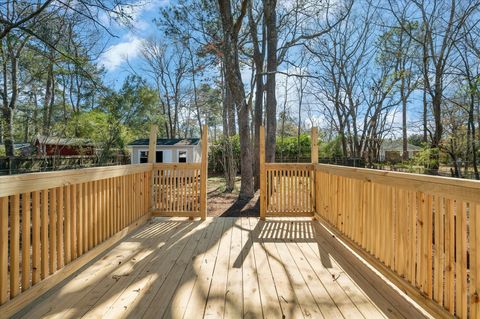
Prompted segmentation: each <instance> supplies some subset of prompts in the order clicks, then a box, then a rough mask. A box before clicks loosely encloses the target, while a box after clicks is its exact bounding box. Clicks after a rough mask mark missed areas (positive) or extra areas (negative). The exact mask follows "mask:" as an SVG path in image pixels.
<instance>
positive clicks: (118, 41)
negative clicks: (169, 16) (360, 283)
mask: <svg viewBox="0 0 480 319" xmlns="http://www.w3.org/2000/svg"><path fill="white" fill-rule="evenodd" d="M172 1H174V0H172ZM170 3H171V2H170V0H138V1H136V2H135V3H134V6H133V7H128V8H124V10H125V12H127V13H128V14H129V15H130V16H131V17H132V20H133V21H132V25H131V26H126V25H122V24H121V23H119V22H116V21H113V20H110V19H108V18H107V17H105V20H104V21H103V23H104V25H108V26H109V27H110V31H111V32H112V33H113V34H114V35H116V37H112V38H109V40H108V45H107V47H106V50H105V52H104V53H103V54H102V55H101V56H100V58H99V61H98V62H99V64H100V65H103V66H104V67H105V70H106V74H105V83H106V84H107V85H108V86H110V87H112V88H116V89H118V88H120V87H121V85H122V84H123V82H124V79H125V78H126V77H127V76H128V75H129V74H132V68H133V69H134V71H136V72H138V73H140V74H141V73H142V71H141V70H140V68H141V45H142V40H144V39H147V38H149V37H153V36H159V31H158V28H157V26H156V25H155V23H154V22H153V19H155V18H157V17H158V16H159V10H160V8H161V7H164V6H166V5H169V4H170ZM242 76H243V78H244V81H245V83H246V84H247V88H248V83H249V80H250V70H249V69H244V70H243V71H242ZM285 80H286V79H285V77H284V76H282V75H279V76H278V79H277V82H278V85H277V88H278V92H277V94H278V96H277V98H278V102H279V110H280V109H281V108H282V107H281V104H283V100H284V90H285V89H284V88H285ZM292 82H294V79H293V78H292V79H291V80H289V86H291V85H292V84H293V83H292ZM289 91H290V92H289V97H288V101H289V102H288V104H289V106H290V107H291V108H292V111H293V112H295V111H294V110H295V109H296V108H297V107H298V106H297V103H298V102H297V100H298V97H297V96H296V92H295V91H296V90H295V89H293V88H292V89H289ZM308 100H309V99H308V98H307V97H306V98H305V101H304V102H305V103H307V102H308ZM315 103H316V102H315ZM315 103H313V104H315ZM420 109H421V96H418V94H413V95H412V99H411V101H410V107H409V112H408V120H409V122H412V121H413V122H417V121H419V120H420V119H421V116H420V112H419V111H420ZM302 113H303V114H305V113H306V110H305V107H304V112H302ZM306 115H307V114H305V115H304V117H306ZM311 115H312V116H313V118H314V120H315V122H316V123H315V124H316V125H319V124H320V125H321V123H322V122H323V120H322V116H321V115H320V114H319V113H318V110H316V108H315V106H313V114H311ZM400 115H401V113H397V114H395V115H394V122H395V126H397V127H398V126H399V125H400V123H401V116H400ZM312 124H313V123H312ZM412 124H413V123H412ZM409 131H410V132H411V133H413V132H415V131H417V130H416V129H415V128H414V127H412V126H410V127H409Z"/></svg>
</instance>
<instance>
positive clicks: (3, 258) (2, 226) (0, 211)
mask: <svg viewBox="0 0 480 319" xmlns="http://www.w3.org/2000/svg"><path fill="white" fill-rule="evenodd" d="M9 286H10V280H9V278H8V197H0V304H3V303H5V302H7V301H8V298H9V296H8V289H9Z"/></svg>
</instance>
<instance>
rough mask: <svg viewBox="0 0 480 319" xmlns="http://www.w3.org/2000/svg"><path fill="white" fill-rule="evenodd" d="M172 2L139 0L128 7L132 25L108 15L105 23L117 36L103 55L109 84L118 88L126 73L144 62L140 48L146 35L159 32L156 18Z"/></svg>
mask: <svg viewBox="0 0 480 319" xmlns="http://www.w3.org/2000/svg"><path fill="white" fill-rule="evenodd" d="M168 4H169V0H145V1H143V0H139V1H137V2H136V3H135V6H133V7H127V8H124V10H125V12H127V13H128V14H129V15H130V16H131V17H132V26H126V25H123V24H122V23H120V22H116V21H114V20H111V19H108V18H107V17H104V21H103V22H104V24H105V25H108V26H109V27H110V31H111V32H112V33H113V34H114V35H115V36H116V37H112V38H110V39H109V40H108V45H107V47H106V49H105V52H103V54H102V55H101V56H100V58H99V61H98V62H99V64H100V65H103V66H104V67H105V70H106V75H105V82H106V84H107V85H109V86H112V87H115V88H118V87H120V86H121V85H122V83H123V81H124V79H125V77H126V76H127V75H128V74H130V73H132V72H131V67H132V68H134V69H136V68H138V67H139V65H140V54H141V53H140V48H141V44H142V40H143V39H147V38H149V37H152V36H156V34H157V32H158V31H157V30H158V29H157V27H156V26H155V23H154V22H153V19H154V18H156V17H158V15H159V9H160V8H161V7H163V6H166V5H168Z"/></svg>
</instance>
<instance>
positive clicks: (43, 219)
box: [0, 164, 152, 309]
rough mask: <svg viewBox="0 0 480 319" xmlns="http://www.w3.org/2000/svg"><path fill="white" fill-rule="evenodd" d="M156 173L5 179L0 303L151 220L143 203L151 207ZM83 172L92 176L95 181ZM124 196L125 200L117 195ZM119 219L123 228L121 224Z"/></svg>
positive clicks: (113, 171)
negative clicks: (129, 228)
mask: <svg viewBox="0 0 480 319" xmlns="http://www.w3.org/2000/svg"><path fill="white" fill-rule="evenodd" d="M151 169H152V166H151V165H149V164H144V165H140V166H137V165H131V166H130V167H116V168H94V169H83V170H75V171H63V172H61V174H59V172H52V173H34V174H26V175H19V176H6V177H0V249H1V254H0V304H5V303H8V302H9V301H10V302H12V301H15V298H16V297H18V296H19V295H21V292H22V293H23V292H26V291H28V290H30V289H31V288H32V287H35V286H36V285H38V284H39V283H41V282H42V281H43V280H45V279H47V278H48V277H49V276H50V275H52V274H54V273H55V272H57V271H58V270H61V269H63V268H64V267H65V266H66V265H68V264H70V263H72V262H73V261H74V260H75V259H77V258H78V257H80V256H82V255H83V254H85V253H86V252H87V251H88V250H91V249H93V248H94V247H95V246H97V245H100V244H101V243H102V242H104V241H106V240H107V239H109V238H110V237H112V236H113V235H114V234H115V233H116V232H118V231H120V230H121V229H122V228H124V227H126V226H128V225H131V224H132V223H134V222H135V221H137V220H139V219H140V218H144V217H145V216H148V215H149V214H150V207H149V205H141V204H140V203H148V202H149V199H148V198H146V197H147V196H149V193H148V192H145V191H144V190H146V189H149V188H150V176H151ZM78 171H83V174H84V175H86V176H88V175H87V174H89V173H90V174H91V175H90V178H91V179H90V180H89V179H88V178H87V177H86V176H79V175H78V173H79V172H78ZM102 171H104V172H105V175H106V178H102V174H101V173H102ZM80 173H81V172H80ZM32 175H36V176H32ZM35 177H36V178H35ZM59 179H60V180H61V181H62V182H61V183H59ZM121 180H128V184H121V183H119V181H121ZM27 181H28V183H27ZM36 183H38V184H41V186H40V185H37V184H36ZM5 185H10V186H11V187H9V188H7V187H4V186H5ZM19 185H22V186H23V189H24V191H20V190H21V189H22V188H21V187H20V186H19ZM118 193H122V194H124V196H112V194H118ZM119 203H120V204H121V205H120V206H116V205H118V204H119ZM113 207H121V208H122V209H118V210H117V209H115V211H114V210H113ZM118 218H120V219H122V220H123V224H122V227H118V226H117V225H115V221H114V220H117V219H118ZM87 238H88V243H87V241H86V240H87ZM8 246H10V247H9V248H8ZM9 309H10V308H9Z"/></svg>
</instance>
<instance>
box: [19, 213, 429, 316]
mask: <svg viewBox="0 0 480 319" xmlns="http://www.w3.org/2000/svg"><path fill="white" fill-rule="evenodd" d="M424 315H425V314H424V313H423V312H421V311H420V310H418V309H417V308H416V307H414V306H413V305H412V304H410V303H409V302H407V301H406V299H404V298H403V297H402V296H401V295H400V294H399V293H398V292H397V291H395V290H394V289H393V288H392V287H391V286H389V285H388V284H386V283H385V282H384V281H383V280H382V279H381V278H380V277H379V276H378V275H377V274H376V273H374V272H373V271H372V270H371V269H370V268H369V267H368V266H367V265H365V264H364V263H363V262H362V261H361V260H360V259H358V258H356V257H355V256H354V255H353V254H352V253H351V252H350V251H349V250H348V249H347V248H345V247H344V246H343V245H342V244H341V243H340V242H339V241H338V240H337V239H336V238H335V237H334V236H332V235H331V234H330V233H329V232H328V231H327V230H326V229H325V228H323V226H321V225H320V224H319V223H318V222H316V221H312V220H311V219H308V218H291V219H287V218H283V219H270V220H268V221H265V222H264V221H260V220H259V219H257V218H221V217H219V218H208V219H207V220H206V221H203V222H202V221H191V220H185V219H179V218H156V219H154V220H153V221H152V222H151V223H149V224H147V225H145V226H143V227H141V228H140V229H139V230H138V231H136V232H134V233H133V234H132V235H130V236H128V237H126V238H125V239H124V240H122V241H121V242H119V243H118V244H117V245H115V246H114V247H113V248H112V249H110V250H108V251H106V252H105V253H103V254H102V255H100V256H99V257H98V258H96V259H95V260H93V261H92V262H90V263H89V264H87V265H85V267H83V268H82V269H81V270H80V271H78V272H77V273H76V274H74V275H73V276H71V277H70V278H67V279H66V280H64V281H63V282H62V283H61V284H59V285H58V286H57V287H56V288H54V289H52V290H50V291H49V292H47V293H45V294H44V295H43V296H42V297H40V298H39V299H38V300H36V301H34V302H32V304H30V305H29V306H28V307H27V308H25V309H24V310H23V311H22V312H20V313H18V314H17V315H16V317H17V318H79V317H82V316H84V317H86V318H120V317H122V318H123V317H130V318H142V317H143V318H202V317H204V318H242V317H244V318H262V317H263V318H282V317H283V318H421V317H423V316H424Z"/></svg>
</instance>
